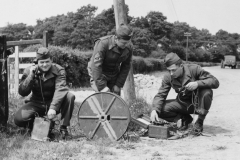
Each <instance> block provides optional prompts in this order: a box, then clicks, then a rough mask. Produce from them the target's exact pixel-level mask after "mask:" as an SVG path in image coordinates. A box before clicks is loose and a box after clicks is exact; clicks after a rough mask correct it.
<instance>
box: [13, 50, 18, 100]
mask: <svg viewBox="0 0 240 160" xmlns="http://www.w3.org/2000/svg"><path fill="white" fill-rule="evenodd" d="M14 69H15V70H14V72H15V74H14V95H15V96H16V95H18V85H19V47H18V46H15V65H14Z"/></svg>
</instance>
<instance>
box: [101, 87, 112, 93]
mask: <svg viewBox="0 0 240 160" xmlns="http://www.w3.org/2000/svg"><path fill="white" fill-rule="evenodd" d="M100 92H110V89H109V88H108V87H105V88H103V89H102V90H101V91H100Z"/></svg>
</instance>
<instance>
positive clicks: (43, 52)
mask: <svg viewBox="0 0 240 160" xmlns="http://www.w3.org/2000/svg"><path fill="white" fill-rule="evenodd" d="M48 58H50V54H49V50H48V49H47V48H46V47H41V48H39V49H38V51H37V56H36V60H43V59H48Z"/></svg>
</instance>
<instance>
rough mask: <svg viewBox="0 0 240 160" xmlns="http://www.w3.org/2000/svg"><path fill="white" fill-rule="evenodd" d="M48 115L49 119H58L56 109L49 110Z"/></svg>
mask: <svg viewBox="0 0 240 160" xmlns="http://www.w3.org/2000/svg"><path fill="white" fill-rule="evenodd" d="M47 115H48V118H49V119H53V118H55V117H56V111H55V110H54V109H49V110H48V113H47Z"/></svg>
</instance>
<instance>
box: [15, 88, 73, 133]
mask: <svg viewBox="0 0 240 160" xmlns="http://www.w3.org/2000/svg"><path fill="white" fill-rule="evenodd" d="M74 100H75V95H73V94H72V93H70V92H68V93H67V95H66V96H65V97H64V100H63V103H62V105H61V107H60V110H59V111H58V112H57V114H59V113H61V120H62V125H63V126H69V125H70V120H71V118H72V112H73V109H74ZM50 104H51V102H46V105H44V104H42V103H37V102H32V101H30V102H27V103H25V104H24V105H23V106H22V107H21V108H20V109H19V110H18V111H17V112H16V113H15V115H14V122H15V124H16V125H17V126H19V127H28V128H32V127H33V121H34V118H35V117H36V116H40V117H43V116H44V115H47V111H48V109H49V106H50Z"/></svg>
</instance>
